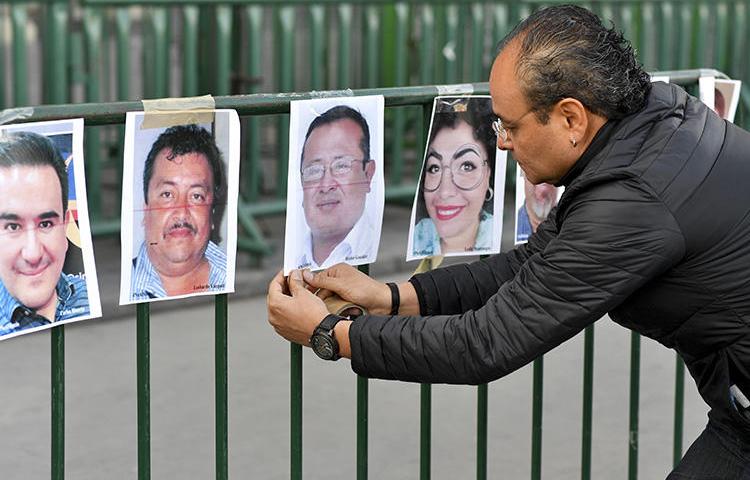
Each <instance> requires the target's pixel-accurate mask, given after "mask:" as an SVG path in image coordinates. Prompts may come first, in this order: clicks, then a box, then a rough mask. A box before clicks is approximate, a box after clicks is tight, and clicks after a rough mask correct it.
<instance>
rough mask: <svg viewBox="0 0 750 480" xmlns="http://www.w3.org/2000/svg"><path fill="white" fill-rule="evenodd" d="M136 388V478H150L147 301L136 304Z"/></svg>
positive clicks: (140, 479)
mask: <svg viewBox="0 0 750 480" xmlns="http://www.w3.org/2000/svg"><path fill="white" fill-rule="evenodd" d="M135 336H136V339H135V348H136V382H137V386H136V390H137V393H136V395H137V398H138V400H137V402H138V480H149V479H150V478H151V359H150V358H151V353H150V352H151V335H150V308H149V304H148V303H139V304H138V305H137V306H136V333H135Z"/></svg>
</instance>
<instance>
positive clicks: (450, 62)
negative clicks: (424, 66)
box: [441, 4, 461, 83]
mask: <svg viewBox="0 0 750 480" xmlns="http://www.w3.org/2000/svg"><path fill="white" fill-rule="evenodd" d="M459 15H460V6H458V5H451V4H448V5H446V6H445V17H444V20H445V45H444V46H443V50H442V52H441V54H442V57H443V67H444V69H445V70H444V72H443V78H444V79H445V83H456V82H457V81H458V79H459V78H460V77H459V71H458V70H459V67H458V66H459V58H458V56H459V55H460V53H461V52H460V51H459V50H458V48H459V45H460V42H459V38H458V36H459V31H458V20H459Z"/></svg>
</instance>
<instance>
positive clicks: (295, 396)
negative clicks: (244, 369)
mask: <svg viewBox="0 0 750 480" xmlns="http://www.w3.org/2000/svg"><path fill="white" fill-rule="evenodd" d="M289 348H290V358H289V360H290V364H291V365H290V367H291V368H290V380H291V385H290V394H289V398H290V407H291V408H290V410H291V411H290V414H289V423H290V424H291V431H290V434H291V438H290V440H291V442H290V452H289V457H290V468H291V479H292V480H302V345H298V344H296V343H290V344H289Z"/></svg>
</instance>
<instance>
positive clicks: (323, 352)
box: [310, 335, 334, 360]
mask: <svg viewBox="0 0 750 480" xmlns="http://www.w3.org/2000/svg"><path fill="white" fill-rule="evenodd" d="M310 343H311V346H312V349H313V351H314V352H315V354H316V355H317V356H319V357H320V358H322V359H323V360H331V359H332V358H333V355H334V352H333V343H332V342H331V339H330V338H328V337H326V336H324V335H313V337H312V340H311V342H310Z"/></svg>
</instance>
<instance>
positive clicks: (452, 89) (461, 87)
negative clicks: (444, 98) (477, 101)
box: [435, 83, 474, 95]
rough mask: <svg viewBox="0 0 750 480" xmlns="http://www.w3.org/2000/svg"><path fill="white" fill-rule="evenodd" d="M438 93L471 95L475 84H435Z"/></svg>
mask: <svg viewBox="0 0 750 480" xmlns="http://www.w3.org/2000/svg"><path fill="white" fill-rule="evenodd" d="M435 89H436V90H437V94H438V95H471V94H472V93H474V86H473V85H472V84H470V83H459V84H456V85H435Z"/></svg>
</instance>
